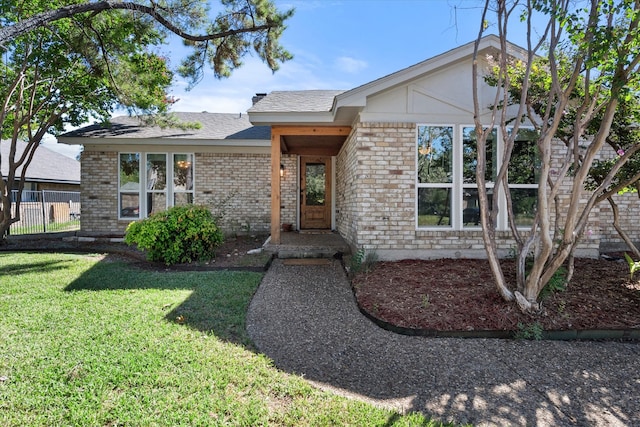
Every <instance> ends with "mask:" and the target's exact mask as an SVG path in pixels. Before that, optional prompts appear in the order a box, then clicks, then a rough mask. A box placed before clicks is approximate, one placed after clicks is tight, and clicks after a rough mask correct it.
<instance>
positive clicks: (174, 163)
mask: <svg viewBox="0 0 640 427" xmlns="http://www.w3.org/2000/svg"><path fill="white" fill-rule="evenodd" d="M141 160H143V163H142V164H141ZM193 170H194V155H193V154H190V153H120V154H119V170H118V171H119V184H118V193H119V194H118V212H119V218H120V219H139V218H146V217H147V216H149V215H151V214H154V213H156V212H160V211H163V210H166V209H167V208H168V207H170V206H176V205H184V204H189V203H193V199H194V178H193Z"/></svg>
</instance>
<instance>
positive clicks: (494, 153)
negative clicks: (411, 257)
mask: <svg viewBox="0 0 640 427" xmlns="http://www.w3.org/2000/svg"><path fill="white" fill-rule="evenodd" d="M416 139H417V144H416V146H417V153H416V165H417V168H416V169H417V174H416V176H417V177H416V181H417V182H416V188H417V200H416V212H417V219H416V225H417V228H419V229H422V228H425V229H447V228H448V229H455V230H464V229H478V228H479V226H480V204H479V200H478V184H477V180H476V168H477V144H476V137H475V127H474V126H453V125H418V127H417V138H416ZM536 139H537V133H536V132H535V131H534V130H532V129H522V128H521V129H520V130H519V131H518V136H517V138H516V142H515V146H514V150H513V153H512V160H511V162H510V165H509V169H508V181H509V185H508V187H509V191H510V195H511V199H512V202H513V208H514V213H515V217H516V224H517V225H519V226H527V225H531V223H532V221H533V218H534V216H535V210H536V206H535V203H536V200H537V192H538V177H539V171H540V160H539V158H540V157H539V156H538V155H537V148H536V144H535V141H536ZM501 141H502V139H501V138H499V133H498V130H497V129H496V130H494V131H493V132H491V133H490V134H489V135H488V136H487V141H486V153H485V154H486V160H487V165H486V172H485V181H486V189H487V195H488V197H489V203H490V205H491V206H493V204H494V203H498V204H499V205H500V206H505V205H506V197H505V195H504V193H502V194H494V191H493V189H494V185H495V180H496V176H497V173H498V170H499V168H500V159H501V158H502V146H501V145H502V144H501V143H500V142H501ZM505 211H506V210H505V209H500V211H499V212H500V214H499V216H498V228H500V229H506V228H507V218H506V215H504V212H505Z"/></svg>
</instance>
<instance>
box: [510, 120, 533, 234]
mask: <svg viewBox="0 0 640 427" xmlns="http://www.w3.org/2000/svg"><path fill="white" fill-rule="evenodd" d="M507 129H508V131H509V132H511V131H512V130H513V127H512V126H510V127H508V128H507ZM518 130H534V131H535V129H534V127H533V126H519V127H518ZM534 143H535V141H534ZM538 154H539V153H538ZM507 183H508V184H507V188H506V189H505V190H504V191H510V190H511V189H512V188H513V189H532V190H533V189H535V190H536V195H537V194H538V191H539V189H540V182H537V183H535V184H511V183H510V182H509V175H508V174H507ZM504 197H506V196H504ZM504 206H505V208H506V199H505V200H504ZM504 210H505V211H506V209H504ZM508 226H509V224H508V218H507V217H506V215H505V219H504V227H505V228H506V227H508ZM517 228H518V229H521V230H526V229H529V228H530V226H529V225H517Z"/></svg>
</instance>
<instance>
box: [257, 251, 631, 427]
mask: <svg viewBox="0 0 640 427" xmlns="http://www.w3.org/2000/svg"><path fill="white" fill-rule="evenodd" d="M247 330H248V333H249V335H250V337H251V338H252V340H253V341H254V343H255V344H256V346H257V347H258V348H259V349H260V351H261V352H263V353H264V354H266V355H267V356H268V357H270V358H271V359H273V360H274V362H275V364H276V366H277V367H279V368H280V369H283V370H285V371H287V372H292V373H295V374H299V375H302V376H304V377H305V378H306V379H307V380H309V381H311V382H312V383H314V384H316V385H318V386H320V387H322V388H325V389H330V390H333V391H335V392H338V393H340V394H344V395H348V396H352V397H357V398H359V399H364V400H367V401H371V402H374V403H376V404H378V405H383V406H386V407H391V408H394V409H396V410H398V411H400V412H406V411H423V412H424V413H426V414H427V415H428V416H432V417H433V418H435V419H439V420H442V421H453V422H456V423H473V424H474V425H479V426H493V425H495V426H507V425H518V426H524V425H527V426H564V425H578V426H587V425H598V426H634V425H635V426H640V343H619V342H563V341H537V342H536V341H512V340H496V339H454V338H423V337H409V336H403V335H397V334H394V333H391V332H388V331H385V330H382V329H380V328H379V327H377V326H376V325H374V324H373V323H372V322H370V321H369V320H368V319H366V318H365V317H364V316H362V315H361V314H360V312H359V311H358V309H357V306H356V303H355V299H354V297H353V294H352V292H351V289H350V286H349V282H348V280H347V278H346V277H345V274H344V272H343V270H342V267H341V265H340V263H339V261H335V260H332V261H330V262H329V263H328V265H285V264H284V263H283V260H278V259H277V260H275V261H274V263H273V264H272V266H271V268H270V269H269V271H268V272H267V274H266V276H265V277H264V279H263V281H262V284H261V285H260V288H259V289H258V291H257V293H256V295H255V297H254V299H253V301H252V303H251V306H250V308H249V313H248V318H247Z"/></svg>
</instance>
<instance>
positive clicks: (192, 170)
mask: <svg viewBox="0 0 640 427" xmlns="http://www.w3.org/2000/svg"><path fill="white" fill-rule="evenodd" d="M169 155H170V156H171V157H170V159H169V161H170V164H171V175H170V176H171V186H170V187H171V188H170V191H169V193H170V194H169V195H168V197H167V201H168V200H169V197H171V201H170V202H168V203H171V206H174V205H175V195H176V194H191V201H192V203H193V201H194V200H195V195H196V193H195V187H196V177H195V170H196V169H195V160H196V159H195V157H196V156H195V154H194V153H183V152H173V153H169ZM175 156H191V165H190V168H191V174H192V177H191V182H192V183H193V185H192V186H191V189H190V190H176V189H175V187H174V167H175V161H176V159H175Z"/></svg>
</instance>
